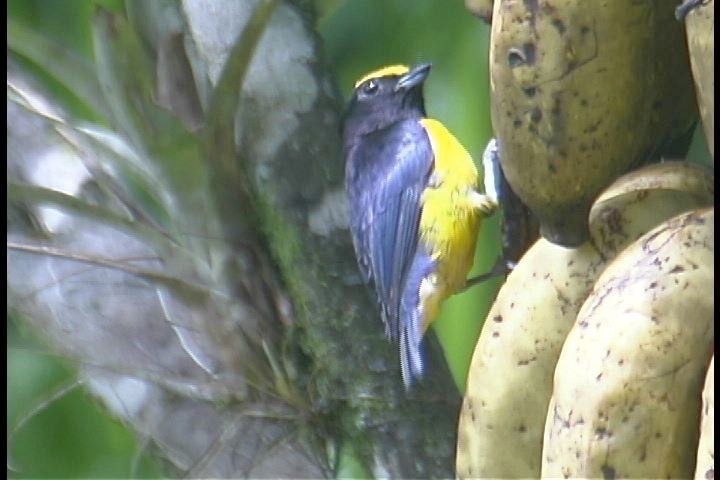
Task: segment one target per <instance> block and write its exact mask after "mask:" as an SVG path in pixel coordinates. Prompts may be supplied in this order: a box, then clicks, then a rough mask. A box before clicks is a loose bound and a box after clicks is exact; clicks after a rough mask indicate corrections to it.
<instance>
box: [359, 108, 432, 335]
mask: <svg viewBox="0 0 720 480" xmlns="http://www.w3.org/2000/svg"><path fill="white" fill-rule="evenodd" d="M383 135H384V136H385V137H384V138H377V141H376V142H374V144H375V145H377V147H376V150H375V151H373V152H372V155H373V158H374V159H375V160H376V161H377V163H375V165H374V166H375V168H373V172H374V174H373V175H372V177H367V178H368V181H367V182H366V183H365V185H364V186H363V188H362V190H363V191H362V193H361V194H360V196H361V197H362V198H363V200H362V201H361V202H360V205H362V210H363V211H362V212H350V215H351V216H353V215H359V216H361V218H362V220H361V221H360V223H359V225H357V228H354V229H353V230H354V231H353V234H354V237H355V238H354V241H355V245H356V250H357V251H358V252H360V255H359V264H360V268H361V270H363V274H364V275H365V277H366V279H368V280H370V281H372V282H373V283H374V284H375V290H376V293H377V296H378V299H379V302H380V304H381V308H382V311H383V320H384V321H385V327H386V332H387V333H388V334H389V335H390V337H392V338H393V339H397V338H398V337H399V333H400V326H399V314H400V299H401V297H402V294H403V292H402V290H403V288H404V284H405V279H406V276H407V273H408V270H409V268H410V264H411V263H412V259H413V257H414V255H415V252H416V249H417V245H418V239H419V232H418V227H419V223H420V213H421V211H422V193H423V190H424V189H425V187H426V185H427V182H428V178H429V175H430V171H431V170H432V165H433V154H432V147H431V145H430V142H429V139H428V137H427V134H426V133H425V130H424V129H423V128H422V127H421V126H420V124H419V123H418V122H416V121H415V122H412V123H410V122H403V123H402V124H400V125H398V126H397V127H395V128H393V129H390V130H389V131H388V132H385V133H384V134H383ZM368 153H370V152H368ZM351 208H352V207H351ZM358 247H359V248H358Z"/></svg>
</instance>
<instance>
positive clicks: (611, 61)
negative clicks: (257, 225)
mask: <svg viewBox="0 0 720 480" xmlns="http://www.w3.org/2000/svg"><path fill="white" fill-rule="evenodd" d="M676 4H677V0H641V1H634V2H623V1H612V2H603V4H602V8H599V7H598V3H597V2H593V1H581V0H558V1H555V2H552V4H551V3H550V2H547V1H532V2H531V1H527V0H497V1H495V3H494V9H493V15H492V19H493V20H492V31H491V38H490V86H491V91H492V95H491V97H490V98H491V113H492V123H493V129H494V131H495V133H496V135H497V138H498V142H499V148H500V151H501V162H502V168H503V171H504V173H505V175H506V177H507V180H508V183H509V184H510V186H511V187H512V189H513V190H514V191H515V193H517V195H518V196H519V197H520V198H521V199H522V201H523V202H524V203H525V204H526V205H527V206H528V207H529V208H530V209H531V210H532V211H533V213H534V214H535V215H536V216H537V217H538V219H539V221H540V230H541V234H542V235H543V237H545V238H546V239H548V240H550V241H552V242H554V243H558V244H561V245H565V246H576V245H579V244H580V243H582V242H583V241H584V240H586V239H587V238H588V231H587V228H588V226H587V216H588V212H589V210H590V206H591V204H592V203H593V201H594V198H595V197H596V195H597V194H598V193H600V192H601V191H602V190H603V189H604V188H606V187H607V186H608V185H609V184H610V183H612V181H613V180H615V179H616V178H617V177H618V176H620V175H621V174H622V173H624V172H625V171H627V170H629V169H630V168H631V167H633V166H636V165H638V164H639V163H640V162H643V161H645V160H646V159H647V158H648V157H649V156H653V155H654V154H656V153H657V152H658V151H659V150H661V149H663V148H664V147H666V146H667V143H668V141H669V140H670V139H673V138H676V137H678V136H682V135H685V134H687V133H688V132H689V131H690V128H691V127H692V125H693V122H694V121H695V118H696V117H697V107H696V105H695V99H694V95H693V87H692V78H691V74H690V68H689V61H688V53H687V49H686V48H685V38H684V31H683V27H682V23H681V22H678V21H677V20H676V19H675V17H674V15H673V11H674V7H675V6H676Z"/></svg>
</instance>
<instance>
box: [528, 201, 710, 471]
mask: <svg viewBox="0 0 720 480" xmlns="http://www.w3.org/2000/svg"><path fill="white" fill-rule="evenodd" d="M714 219H715V216H714V210H713V209H712V208H708V209H704V210H695V211H691V212H686V213H684V214H681V215H679V216H677V217H674V218H672V219H670V220H668V221H666V222H664V223H662V224H660V225H659V226H657V227H656V228H654V229H653V230H651V231H650V232H648V233H647V234H645V235H643V236H642V237H641V238H640V239H638V240H637V241H636V242H634V243H633V244H632V245H630V246H629V247H627V248H626V249H625V250H623V252H622V253H621V254H619V255H618V256H617V257H616V258H615V259H614V260H613V261H612V262H611V263H610V264H609V265H608V267H607V268H606V269H605V271H604V272H603V273H602V275H601V276H600V278H599V279H598V281H597V283H596V285H595V287H594V288H593V292H592V294H591V295H590V296H589V297H588V298H587V300H586V301H585V303H584V304H583V306H582V309H581V310H580V313H579V314H578V317H577V321H576V322H575V324H574V325H573V327H572V329H571V331H570V333H569V334H568V337H567V339H566V340H565V344H564V345H563V348H562V352H561V354H560V358H559V360H558V363H557V367H556V369H555V375H554V387H553V398H552V400H551V401H550V405H549V407H548V411H547V420H546V425H545V434H544V442H543V453H542V472H541V474H542V477H543V478H560V477H565V478H568V477H582V478H599V477H604V478H619V477H624V478H690V477H691V476H692V475H693V471H694V468H695V457H696V452H697V450H696V447H697V442H698V420H699V418H698V413H699V411H700V405H699V401H698V400H699V398H700V392H701V390H702V386H703V380H704V377H705V371H706V366H707V364H708V361H709V359H710V356H711V355H712V349H713V343H714V324H713V310H714V295H713V290H712V285H713V277H714V268H713V258H714V231H713V227H714V223H715V222H714Z"/></svg>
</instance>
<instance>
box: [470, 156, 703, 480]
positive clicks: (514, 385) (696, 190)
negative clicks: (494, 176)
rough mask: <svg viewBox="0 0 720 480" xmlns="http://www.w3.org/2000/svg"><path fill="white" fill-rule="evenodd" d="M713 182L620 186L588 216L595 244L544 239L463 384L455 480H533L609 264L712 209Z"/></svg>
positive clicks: (695, 173) (513, 279)
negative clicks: (559, 376) (557, 376)
mask: <svg viewBox="0 0 720 480" xmlns="http://www.w3.org/2000/svg"><path fill="white" fill-rule="evenodd" d="M713 199H714V182H713V176H712V172H710V171H709V170H708V169H707V168H704V167H701V166H699V165H692V164H687V163H685V162H668V163H663V164H655V165H650V166H647V167H644V168H642V169H640V170H638V171H637V172H632V173H630V174H627V175H625V176H623V177H621V178H619V179H618V180H617V181H616V182H615V183H614V184H613V185H612V186H610V187H609V188H608V189H607V191H606V192H604V193H603V194H602V195H601V196H600V197H599V199H598V202H596V204H595V205H594V206H593V209H592V211H591V216H590V218H591V220H590V222H591V230H592V234H593V238H594V239H595V240H594V242H593V244H591V243H589V242H586V243H584V244H583V245H582V246H580V247H578V248H575V249H567V248H564V247H560V246H558V245H555V244H552V243H550V242H548V241H547V240H544V239H540V240H539V241H538V242H536V243H535V245H533V247H531V248H530V250H528V252H527V253H526V254H525V255H524V256H523V258H522V259H521V260H520V262H519V263H518V265H517V266H516V267H515V269H514V270H513V271H512V272H511V273H510V275H509V276H508V278H507V280H506V282H505V284H504V285H503V286H502V288H501V289H500V292H499V293H498V296H497V298H496V300H495V303H494V304H493V306H492V308H491V310H490V312H489V314H488V317H487V320H486V321H485V324H484V326H483V329H482V332H481V334H480V338H479V340H478V343H477V346H476V347H475V353H474V355H473V359H472V363H471V366H470V371H469V375H468V383H467V390H466V393H465V399H464V401H463V408H462V411H461V414H460V421H459V427H458V447H457V458H456V471H457V475H458V476H459V477H461V478H470V477H505V478H508V477H515V478H519V477H538V476H539V475H540V463H541V451H542V436H543V430H544V425H545V418H546V413H547V406H548V403H549V401H550V396H551V394H552V376H553V372H554V370H555V364H556V363H557V358H558V356H559V355H560V348H561V346H562V344H563V342H564V340H565V337H566V335H567V332H568V331H569V329H570V328H571V326H572V325H573V323H574V322H575V319H576V316H577V313H578V311H579V309H580V307H581V305H582V303H583V302H584V300H585V298H586V297H587V295H588V294H589V292H590V290H591V288H592V285H593V284H594V283H595V281H596V279H597V277H598V276H599V275H600V273H601V272H602V270H603V268H604V267H605V265H606V262H607V261H608V260H609V259H611V258H612V257H614V256H615V254H616V253H617V252H618V251H619V250H620V249H622V248H623V247H624V246H626V245H627V244H629V243H630V242H632V241H634V240H635V239H637V238H638V237H640V236H641V235H642V234H644V233H645V232H647V231H648V230H650V229H651V228H653V227H654V226H655V225H657V224H658V223H660V222H662V221H663V220H665V219H667V218H671V217H672V216H674V215H676V214H678V213H680V212H682V211H685V210H686V209H688V208H697V207H699V206H706V205H712V202H713Z"/></svg>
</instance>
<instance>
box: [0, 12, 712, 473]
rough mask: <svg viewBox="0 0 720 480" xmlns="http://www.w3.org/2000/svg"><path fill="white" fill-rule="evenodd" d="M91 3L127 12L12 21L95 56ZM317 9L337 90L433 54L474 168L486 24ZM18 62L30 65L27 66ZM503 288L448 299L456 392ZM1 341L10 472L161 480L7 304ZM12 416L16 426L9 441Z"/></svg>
mask: <svg viewBox="0 0 720 480" xmlns="http://www.w3.org/2000/svg"><path fill="white" fill-rule="evenodd" d="M96 5H102V6H103V7H104V8H107V9H110V10H113V11H116V12H122V11H123V9H124V5H123V2H122V1H121V0H72V1H67V0H11V1H10V2H9V4H8V17H9V18H11V19H13V20H15V21H17V22H18V23H19V24H21V25H25V26H27V27H29V28H31V29H33V30H39V31H42V32H44V33H45V35H47V36H48V37H50V38H52V39H53V40H54V41H56V42H58V43H60V44H62V45H65V46H66V47H68V48H70V49H72V50H74V51H76V52H77V53H79V54H80V55H82V56H85V57H86V58H88V59H92V55H93V54H92V51H93V50H92V36H91V30H90V18H91V15H92V13H93V11H94V8H95V7H96ZM316 5H317V8H318V20H317V30H318V32H319V34H320V35H321V36H322V38H323V40H324V45H325V55H326V61H327V63H328V66H329V68H330V69H331V71H333V72H334V74H335V78H336V81H337V86H338V88H339V89H340V91H341V93H342V96H343V98H347V97H348V96H349V93H350V91H351V89H352V86H353V84H354V82H355V80H356V79H357V78H359V77H360V76H361V75H363V74H365V73H366V72H368V71H370V70H374V69H376V68H378V67H380V66H383V65H388V64H394V63H406V64H414V63H418V62H431V63H432V64H433V70H432V74H431V75H430V77H429V80H428V81H427V83H426V89H425V97H426V106H427V110H428V113H429V115H430V116H432V117H434V118H437V119H439V120H441V121H442V122H443V123H445V125H447V126H448V128H449V129H450V130H451V131H452V132H454V133H455V135H456V136H457V137H458V139H459V140H460V141H461V143H463V144H464V145H465V146H466V147H467V149H468V150H469V151H470V153H471V154H472V155H473V157H474V159H475V160H476V163H477V164H478V166H480V163H479V159H480V156H481V153H482V150H483V148H484V145H485V143H486V142H487V140H488V139H489V138H490V135H491V127H490V114H489V104H488V95H489V85H488V80H487V79H488V72H487V49H488V38H489V27H488V26H487V25H485V24H484V23H482V22H481V21H480V20H478V19H476V18H475V17H473V16H472V15H471V14H470V13H469V12H468V11H467V10H466V9H465V7H464V3H463V1H461V0H451V1H447V0H346V1H338V0H322V1H318V2H316ZM17 60H18V61H20V62H21V63H23V64H24V66H25V67H26V68H28V69H29V70H30V71H32V70H33V66H32V64H31V63H30V62H24V61H23V59H22V58H17ZM48 87H49V88H50V89H51V91H53V89H55V90H54V91H53V93H55V94H57V95H58V96H59V97H60V98H63V99H64V100H65V106H66V107H67V108H68V109H69V110H70V111H72V112H73V113H74V114H77V115H79V116H81V117H82V116H84V117H85V118H86V119H88V120H97V119H93V118H92V114H91V113H90V112H87V111H83V109H82V106H81V105H80V104H77V105H73V103H72V96H71V95H68V94H67V92H63V91H62V87H60V86H57V85H53V84H52V83H49V84H48ZM10 121H11V119H10V118H8V122H10ZM697 132H698V133H697V134H696V138H695V140H694V142H693V147H692V149H691V152H690V157H692V158H696V159H699V161H703V159H707V158H709V156H708V154H707V151H706V148H705V146H704V142H703V139H702V134H701V133H700V130H698V131H697ZM338 161H340V159H339V160H338ZM498 239H499V227H498V221H497V219H496V218H495V219H491V220H490V221H488V222H486V223H485V224H484V225H483V230H482V231H481V233H480V239H479V242H478V253H477V256H476V262H475V267H474V270H473V274H480V273H483V272H485V271H487V270H488V269H489V268H490V267H491V266H492V264H493V263H494V261H495V259H496V258H497V256H498V254H499V241H498ZM499 284H500V280H499V279H495V280H493V281H489V282H486V283H484V284H482V285H479V286H476V287H474V288H473V289H471V290H470V291H468V292H465V293H464V294H461V295H457V296H455V297H453V298H451V299H450V300H448V301H447V302H446V303H445V304H444V306H443V310H442V315H441V317H440V319H439V320H438V321H437V322H436V323H435V327H434V329H435V331H436V333H437V335H438V337H439V338H440V340H441V343H442V345H443V348H444V349H445V352H446V358H447V360H448V363H449V365H450V368H451V371H452V374H453V376H454V380H455V383H456V384H457V385H458V388H459V389H460V390H461V391H462V389H463V388H464V381H465V380H464V379H465V375H466V372H467V368H468V364H469V361H470V357H471V356H472V351H473V348H474V345H475V341H476V339H477V336H478V334H479V331H480V328H481V326H482V325H481V323H482V319H484V317H485V315H486V313H487V310H488V309H489V305H490V302H491V301H492V298H493V297H494V295H495V293H496V291H497V289H498V287H499ZM378 326H379V319H378ZM379 328H380V327H379ZM7 338H8V358H7V359H8V367H7V368H8V370H7V374H8V383H7V403H8V410H7V422H8V435H9V439H10V446H9V447H8V472H7V473H8V477H10V478H48V477H55V478H58V477H60V478H70V477H75V478H89V477H94V478H109V477H116V478H118V477H140V478H148V477H158V476H162V470H161V468H160V467H159V465H158V464H157V463H156V462H155V461H154V460H151V459H150V458H149V456H148V455H147V454H146V453H145V452H144V449H143V446H142V445H138V444H137V443H136V440H135V438H134V435H133V434H132V433H131V432H129V431H128V430H126V429H125V428H124V427H123V425H121V424H120V423H119V422H117V421H115V420H114V419H113V418H112V417H110V416H108V415H107V414H106V413H105V412H104V410H103V408H102V407H101V406H100V404H99V403H98V402H96V401H95V400H93V398H92V397H91V396H89V395H88V394H86V393H85V392H84V390H83V389H82V388H73V389H71V390H70V392H69V393H68V394H66V395H63V396H61V398H59V399H57V400H55V399H54V394H55V393H57V392H58V391H60V390H63V389H64V388H66V387H67V388H70V387H72V386H73V385H74V378H75V377H74V372H73V369H72V365H69V364H66V363H64V362H63V361H61V360H60V359H59V358H58V357H56V356H54V355H53V354H52V353H51V352H49V351H48V350H47V348H46V347H45V346H44V345H43V344H42V343H41V342H39V341H38V340H37V339H36V338H35V337H34V336H33V334H32V332H30V331H27V329H25V328H24V327H23V325H22V324H21V322H20V321H19V319H18V318H17V317H16V316H15V315H14V314H13V312H8V321H7ZM19 422H22V424H21V428H19V429H18V431H17V432H14V433H13V435H12V437H10V434H11V430H12V429H13V427H15V426H17V425H18V424H19ZM343 472H344V474H347V475H353V474H357V472H356V471H353V470H352V469H351V467H350V466H349V467H347V468H341V474H343Z"/></svg>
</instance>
